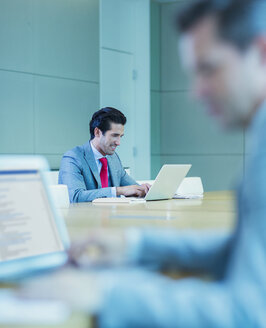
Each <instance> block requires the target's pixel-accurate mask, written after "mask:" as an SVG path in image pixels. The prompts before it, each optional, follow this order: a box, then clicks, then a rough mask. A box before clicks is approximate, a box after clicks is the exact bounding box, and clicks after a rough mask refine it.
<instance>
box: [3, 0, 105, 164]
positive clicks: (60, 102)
mask: <svg viewBox="0 0 266 328" xmlns="http://www.w3.org/2000/svg"><path fill="white" fill-rule="evenodd" d="M98 17H99V4H98V0H75V1H66V0H57V1H54V0H45V1H42V0H1V2H0V44H1V52H0V84H1V88H0V153H9V154H10V153H29V154H43V155H45V156H46V157H47V158H48V159H49V161H50V164H51V166H52V167H54V168H57V167H58V166H59V162H60V158H61V155H62V154H63V152H65V151H66V150H68V149H70V148H72V147H74V146H76V145H78V144H82V143H84V142H85V141H86V140H88V138H89V133H88V123H89V118H90V116H91V114H92V113H93V112H94V111H95V110H97V109H98V107H99V18H98Z"/></svg>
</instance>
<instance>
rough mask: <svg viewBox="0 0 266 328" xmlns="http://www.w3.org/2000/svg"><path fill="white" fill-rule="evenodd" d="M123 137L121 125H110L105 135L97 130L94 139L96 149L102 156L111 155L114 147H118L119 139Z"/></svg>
mask: <svg viewBox="0 0 266 328" xmlns="http://www.w3.org/2000/svg"><path fill="white" fill-rule="evenodd" d="M96 129H97V128H96ZM123 135H124V126H123V125H122V124H116V123H111V125H110V130H108V131H106V132H105V134H103V133H102V131H101V130H99V129H98V131H97V132H96V133H95V138H94V139H95V142H96V146H97V149H98V150H99V151H100V153H102V154H103V155H112V154H113V153H114V152H115V150H116V147H117V146H119V145H120V139H121V138H122V137H123Z"/></svg>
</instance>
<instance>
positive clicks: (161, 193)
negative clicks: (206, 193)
mask: <svg viewBox="0 0 266 328" xmlns="http://www.w3.org/2000/svg"><path fill="white" fill-rule="evenodd" d="M190 168H191V164H165V165H163V166H162V168H161V170H160V171H159V173H158V175H157V177H156V179H155V181H154V183H153V184H152V186H151V188H150V190H149V191H148V193H147V194H146V196H145V197H144V198H137V197H117V198H97V199H94V200H93V203H94V204H97V203H99V204H101V203H134V202H144V201H149V200H162V199H171V198H173V197H174V195H175V192H176V190H177V188H178V187H179V186H180V184H181V182H182V181H183V179H184V178H185V176H186V175H187V173H188V171H189V170H190Z"/></svg>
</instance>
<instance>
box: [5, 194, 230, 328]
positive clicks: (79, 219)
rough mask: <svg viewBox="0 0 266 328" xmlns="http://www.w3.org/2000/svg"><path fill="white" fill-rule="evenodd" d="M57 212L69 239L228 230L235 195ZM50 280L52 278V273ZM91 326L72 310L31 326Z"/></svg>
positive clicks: (76, 206)
mask: <svg viewBox="0 0 266 328" xmlns="http://www.w3.org/2000/svg"><path fill="white" fill-rule="evenodd" d="M60 211H61V214H62V215H63V217H64V219H65V221H66V225H67V228H68V232H69V235H70V239H71V241H73V240H80V239H81V238H83V237H84V236H86V235H87V234H88V233H90V232H91V231H93V229H99V228H114V229H127V228H130V227H135V228H146V227H152V228H156V229H177V230H184V229H190V230H191V229H192V230H199V231H200V230H203V229H219V230H227V231H230V230H232V229H233V227H234V225H235V218H236V209H235V197H234V193H233V192H231V191H219V192H207V193H205V194H204V197H203V199H200V198H199V199H171V200H161V201H150V202H144V203H133V204H119V203H117V204H116V203H111V204H93V203H79V204H71V205H70V207H69V208H65V209H60ZM75 272H76V271H75ZM70 277H71V273H70ZM47 279H49V276H48V278H47ZM51 279H53V278H52V276H51ZM68 279H69V274H68ZM0 287H2V288H3V287H6V286H0ZM11 288H12V287H11ZM90 326H93V324H92V323H91V318H89V317H88V315H87V314H85V313H82V312H80V311H76V310H73V313H72V314H71V315H70V316H69V318H68V319H67V320H66V321H65V322H61V323H60V324H57V325H56V326H55V325H54V324H52V325H49V324H42V325H37V324H36V323H35V324H34V325H33V326H32V327H34V328H38V327H75V328H83V327H90ZM2 327H5V328H7V327H8V328H15V327H16V328H18V327H20V328H21V327H30V325H29V324H27V325H25V324H24V325H23V324H19V323H17V324H14V323H13V324H7V323H5V324H4V325H1V324H0V328H2Z"/></svg>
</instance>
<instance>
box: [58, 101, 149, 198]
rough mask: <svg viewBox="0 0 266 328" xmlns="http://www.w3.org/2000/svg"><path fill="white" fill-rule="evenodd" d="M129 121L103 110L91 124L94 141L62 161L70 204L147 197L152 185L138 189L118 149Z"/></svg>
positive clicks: (62, 176)
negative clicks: (128, 197)
mask: <svg viewBox="0 0 266 328" xmlns="http://www.w3.org/2000/svg"><path fill="white" fill-rule="evenodd" d="M125 124H126V117H125V116H124V115H123V114H122V113H121V112H120V111H119V110H117V109H115V108H112V107H106V108H102V109H100V110H99V111H97V112H96V113H94V114H93V116H92V119H91V121H90V134H91V140H90V141H88V142H87V143H85V144H84V145H82V146H77V147H75V148H73V149H71V150H69V151H68V152H66V153H65V154H64V156H63V158H62V161H61V166H60V171H59V181H58V182H59V183H60V184H66V185H67V186H68V190H69V198H70V202H71V203H74V202H90V201H92V200H94V199H95V198H101V197H117V196H121V195H124V196H138V197H142V196H145V195H146V193H147V192H148V189H149V186H148V185H145V184H144V185H141V186H140V185H138V184H137V183H136V181H135V180H134V179H132V178H131V177H130V176H129V175H128V174H127V173H126V171H125V170H124V168H123V166H122V164H121V161H120V158H119V156H118V155H117V154H116V152H115V150H116V147H117V146H119V145H120V139H121V137H122V136H123V135H124V125H125Z"/></svg>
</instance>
